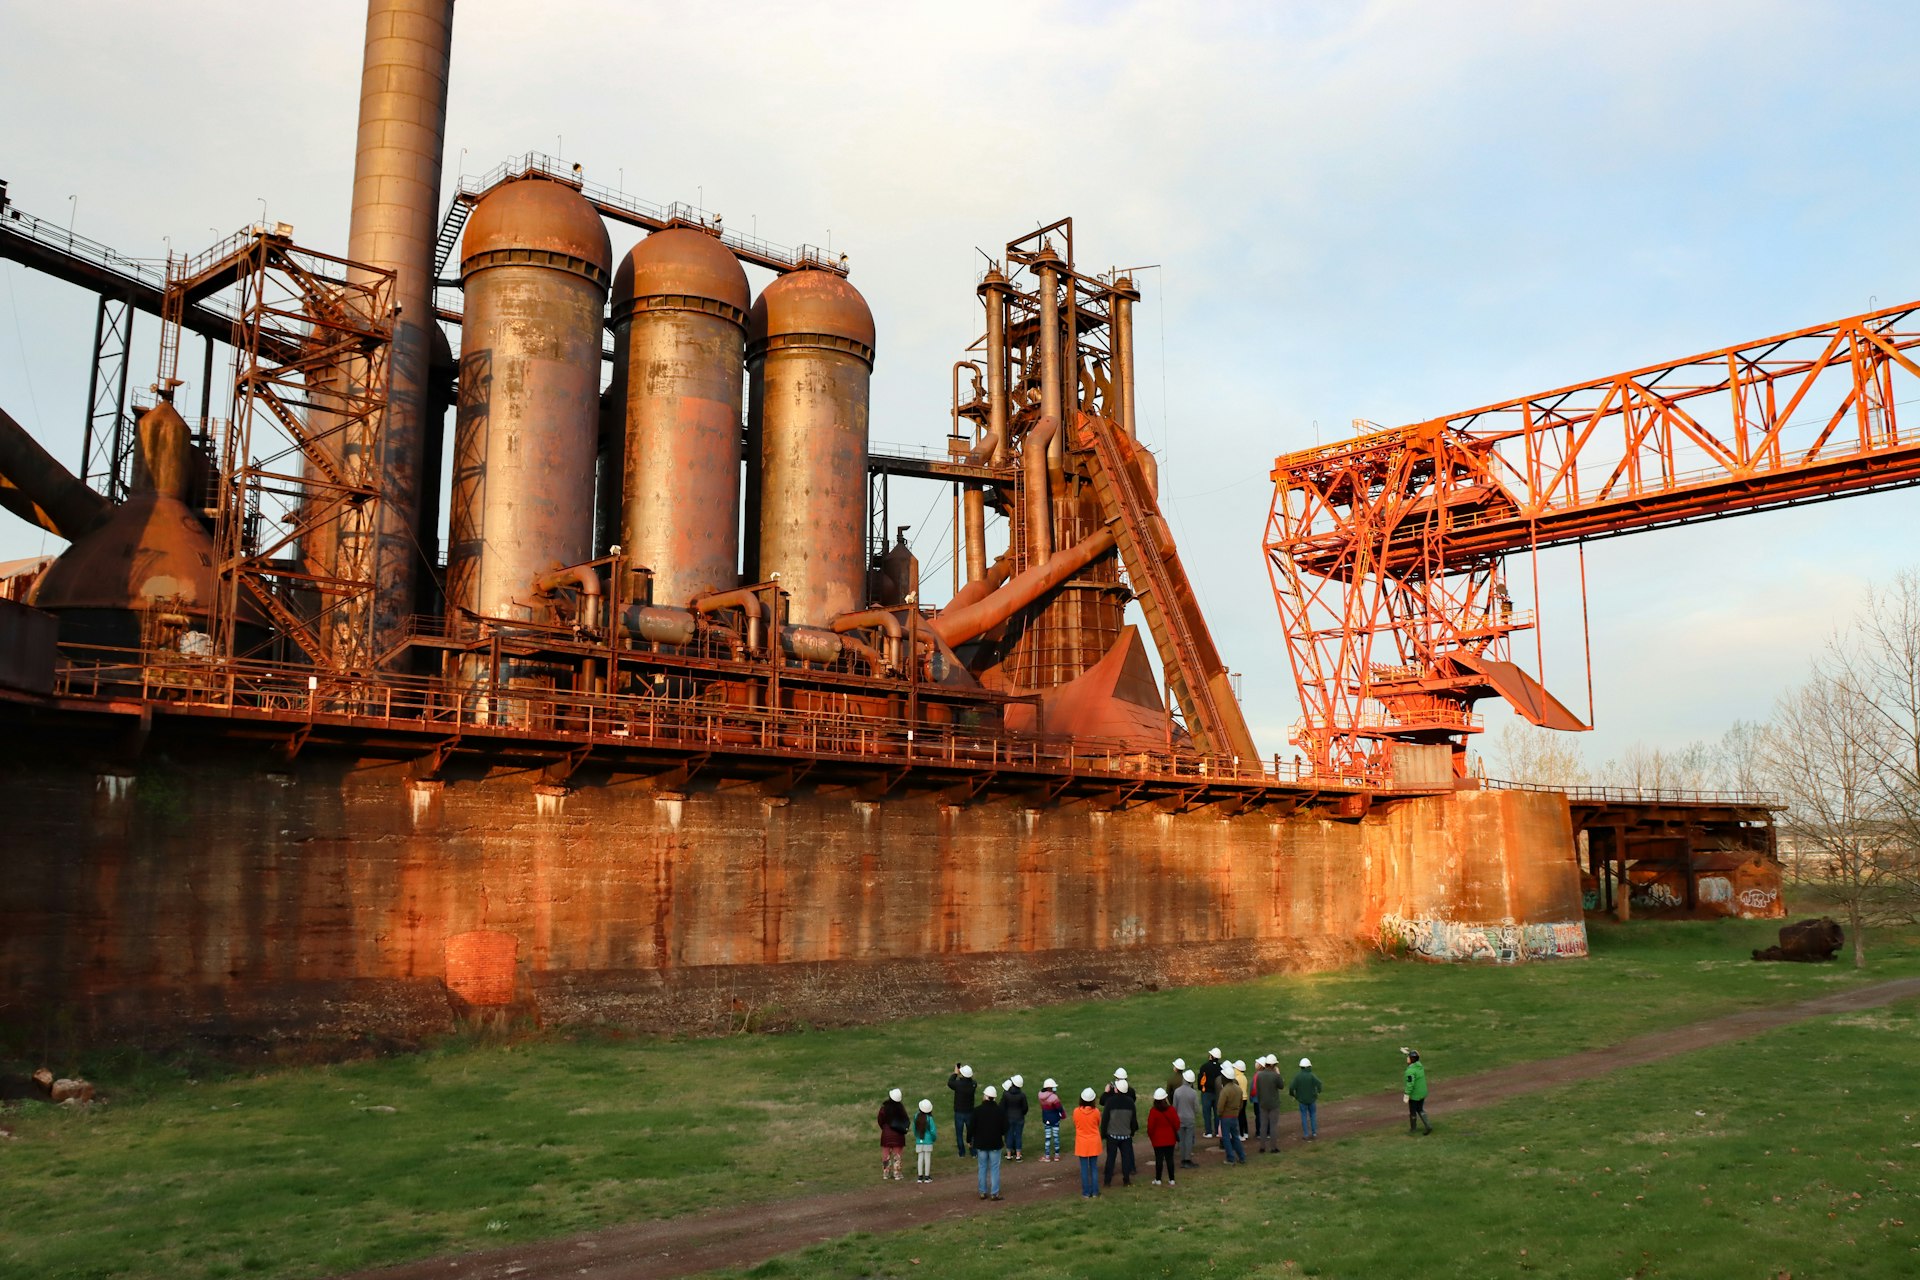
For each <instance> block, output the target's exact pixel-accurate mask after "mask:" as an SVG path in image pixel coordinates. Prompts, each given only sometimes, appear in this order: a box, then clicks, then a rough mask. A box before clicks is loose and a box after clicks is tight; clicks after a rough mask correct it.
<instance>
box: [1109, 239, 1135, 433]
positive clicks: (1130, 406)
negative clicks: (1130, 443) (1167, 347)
mask: <svg viewBox="0 0 1920 1280" xmlns="http://www.w3.org/2000/svg"><path fill="white" fill-rule="evenodd" d="M1139 298H1140V293H1139V291H1138V290H1136V289H1135V288H1134V287H1133V281H1132V280H1130V279H1128V278H1127V277H1126V276H1121V277H1120V278H1119V279H1118V280H1116V281H1114V282H1113V389H1114V392H1115V396H1114V398H1115V399H1116V400H1118V401H1119V402H1120V403H1119V405H1118V406H1117V407H1118V409H1119V413H1118V415H1117V420H1118V422H1119V424H1120V429H1121V430H1122V431H1124V432H1126V433H1127V438H1128V439H1129V440H1137V439H1139V438H1140V437H1139V431H1138V429H1137V424H1136V422H1135V421H1134V391H1133V304H1134V303H1135V302H1137V301H1139Z"/></svg>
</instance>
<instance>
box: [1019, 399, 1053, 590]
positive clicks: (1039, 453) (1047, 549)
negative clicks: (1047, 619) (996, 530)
mask: <svg viewBox="0 0 1920 1280" xmlns="http://www.w3.org/2000/svg"><path fill="white" fill-rule="evenodd" d="M1059 437H1060V419H1058V418H1055V417H1051V416H1048V417H1043V418H1041V419H1040V421H1038V422H1036V423H1034V424H1033V426H1032V427H1031V428H1030V429H1029V430H1028V431H1027V438H1026V439H1025V440H1024V441H1022V442H1021V445H1020V466H1021V469H1022V470H1023V472H1024V473H1025V476H1026V490H1027V492H1026V503H1027V563H1028V564H1039V563H1040V562H1041V561H1043V560H1045V559H1046V558H1047V557H1048V556H1050V555H1052V554H1053V486H1052V484H1051V483H1050V481H1049V477H1048V475H1047V455H1048V451H1049V450H1050V449H1052V447H1053V443H1054V441H1056V440H1057V439H1059Z"/></svg>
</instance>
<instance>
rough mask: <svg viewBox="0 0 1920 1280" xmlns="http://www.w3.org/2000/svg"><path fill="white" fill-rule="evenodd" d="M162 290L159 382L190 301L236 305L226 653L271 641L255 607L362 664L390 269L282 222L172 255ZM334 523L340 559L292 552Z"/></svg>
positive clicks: (341, 658)
mask: <svg viewBox="0 0 1920 1280" xmlns="http://www.w3.org/2000/svg"><path fill="white" fill-rule="evenodd" d="M166 292H167V300H166V304H165V307H164V309H163V313H162V314H163V329H165V331H166V332H165V334H164V335H163V338H162V342H161V383H162V386H163V387H164V386H166V384H167V383H168V382H169V381H170V380H171V372H172V371H171V368H170V367H169V358H170V357H169V353H170V352H177V350H178V339H179V329H180V325H181V316H182V315H183V314H184V313H185V311H186V310H187V309H188V308H189V307H192V306H194V305H197V304H198V303H199V302H201V301H203V300H205V299H208V298H210V297H213V296H214V295H218V294H227V295H229V296H230V297H231V306H232V309H233V311H234V313H235V315H236V316H237V319H236V320H235V322H234V329H233V338H232V342H233V347H234V352H235V361H234V413H233V420H232V423H231V425H230V426H229V427H228V428H227V430H225V431H224V432H223V433H221V434H220V437H219V440H218V442H217V445H218V455H219V456H218V459H217V471H216V477H217V478H216V481H215V491H214V499H213V508H214V511H213V515H214V546H215V548H216V554H217V557H218V562H217V564H216V570H217V584H216V588H215V591H216V601H215V609H214V613H213V616H212V619H211V621H212V627H213V632H212V640H213V645H214V651H215V653H216V654H217V655H218V656H219V657H221V658H227V659H234V658H245V657H249V656H254V650H255V649H256V648H259V647H261V646H263V645H265V644H266V643H267V640H266V637H265V636H264V635H258V634H251V633H250V631H249V628H248V627H247V626H246V625H245V620H246V619H247V617H248V616H249V615H259V614H264V615H265V617H266V618H269V619H271V620H272V622H273V624H274V627H275V628H276V629H277V630H278V632H279V633H280V634H281V635H282V636H284V637H285V638H286V639H288V640H290V641H291V642H292V643H293V644H294V645H295V646H297V647H298V649H299V650H300V652H301V653H302V654H303V655H304V657H305V658H306V659H307V660H308V661H311V662H313V663H315V664H316V665H322V666H332V667H340V668H346V669H349V670H355V669H364V668H365V667H366V666H367V665H368V664H369V663H370V662H371V661H372V660H373V659H374V658H375V657H376V656H377V655H375V654H373V653H372V652H371V644H372V632H371V621H372V617H371V612H370V610H371V607H372V602H373V599H374V596H375V594H376V591H377V590H378V589H379V584H380V566H379V565H378V564H377V563H376V559H377V544H376V540H375V538H374V531H373V525H372V520H373V515H374V510H375V508H376V506H377V504H378V502H379V490H378V487H377V484H376V475H375V472H374V470H373V468H374V466H375V464H376V458H375V453H376V448H377V434H378V429H379V425H380V423H381V421H382V419H383V417H384V415H385V412H386V407H387V392H388V378H389V372H388V370H389V363H388V353H389V350H390V347H391V339H392V310H393V301H392V299H393V273H392V272H389V271H381V270H378V269H375V268H372V267H367V266H365V265H363V264H359V263H354V262H349V261H348V260H347V259H345V258H341V257H336V256H334V255H332V254H327V253H322V252H319V251H317V250H313V249H304V248H301V247H299V246H297V245H295V244H294V243H293V241H292V239H291V238H290V236H289V235H288V234H287V229H286V228H283V227H281V228H274V229H268V228H265V227H254V228H251V229H249V230H247V231H243V232H240V233H238V234H236V235H234V236H232V237H229V238H228V239H227V240H225V241H223V242H221V243H220V244H218V245H215V246H214V247H213V248H211V249H209V250H207V251H206V252H205V253H202V254H200V255H198V256H197V257H192V258H182V259H179V260H177V261H175V262H173V263H171V264H169V266H168V270H167V285H166ZM322 385H324V386H325V387H326V391H325V393H324V401H325V403H324V405H322V404H320V403H317V399H318V398H319V395H320V393H319V392H318V391H317V390H316V388H318V387H320V386H322ZM295 459H298V460H300V461H301V462H304V467H302V466H300V465H298V464H295V463H294V462H293V460H295ZM326 526H332V527H333V528H334V530H335V534H336V540H337V542H338V544H339V547H340V562H339V567H338V568H337V569H335V570H333V571H331V572H328V571H325V570H324V569H315V568H313V567H311V566H309V565H307V564H306V563H304V562H303V561H302V560H300V559H298V558H296V557H295V556H294V554H293V549H294V548H295V546H296V544H298V543H301V542H303V541H304V540H306V539H308V538H310V537H311V536H312V535H313V534H314V532H315V531H317V530H319V529H321V528H322V527H326Z"/></svg>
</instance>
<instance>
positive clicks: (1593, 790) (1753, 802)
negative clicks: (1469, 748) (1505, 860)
mask: <svg viewBox="0 0 1920 1280" xmlns="http://www.w3.org/2000/svg"><path fill="white" fill-rule="evenodd" d="M1480 785H1481V786H1482V787H1483V788H1486V789H1487V790H1490V791H1558V792H1561V793H1563V794H1564V795H1565V796H1566V797H1567V799H1569V800H1578V801H1581V802H1583V803H1589V804H1717V805H1725V806H1727V807H1729V808H1739V809H1785V808H1787V803H1786V801H1785V800H1783V799H1781V798H1780V796H1779V795H1777V794H1775V793H1774V792H1771V791H1705V790H1697V789H1693V788H1688V787H1592V786H1566V787H1561V786H1553V785H1551V784H1548V783H1544V782H1513V781H1509V780H1507V779H1504V778H1483V779H1482V780H1481V782H1480Z"/></svg>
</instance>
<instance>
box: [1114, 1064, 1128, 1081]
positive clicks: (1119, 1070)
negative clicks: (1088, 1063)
mask: <svg viewBox="0 0 1920 1280" xmlns="http://www.w3.org/2000/svg"><path fill="white" fill-rule="evenodd" d="M1113 1078H1114V1079H1115V1080H1125V1079H1126V1078H1127V1069H1126V1068H1125V1067H1115V1068H1114V1069H1113Z"/></svg>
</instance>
